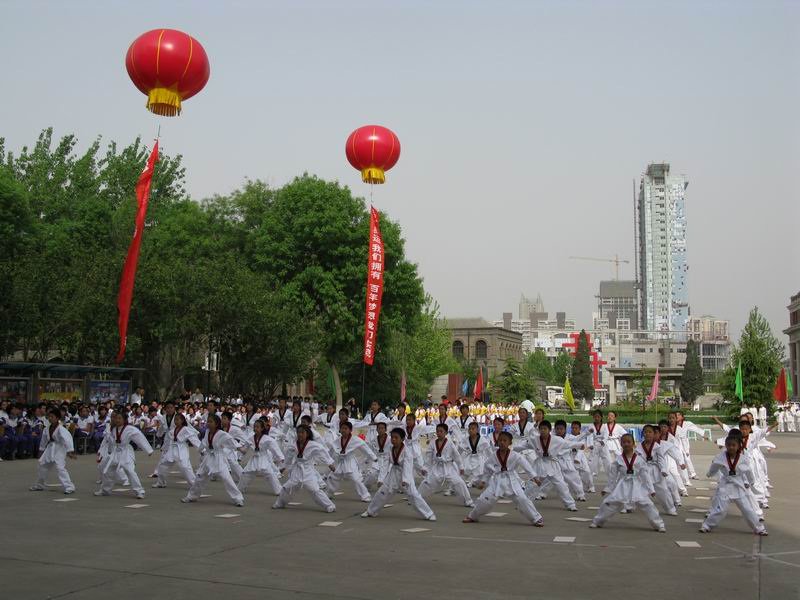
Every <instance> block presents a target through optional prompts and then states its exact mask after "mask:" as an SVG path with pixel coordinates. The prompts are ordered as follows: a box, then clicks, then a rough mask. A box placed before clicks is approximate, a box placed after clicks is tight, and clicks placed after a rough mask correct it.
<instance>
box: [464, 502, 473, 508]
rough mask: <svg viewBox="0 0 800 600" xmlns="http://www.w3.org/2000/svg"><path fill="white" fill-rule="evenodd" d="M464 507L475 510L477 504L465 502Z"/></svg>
mask: <svg viewBox="0 0 800 600" xmlns="http://www.w3.org/2000/svg"><path fill="white" fill-rule="evenodd" d="M464 506H466V507H467V508H475V503H474V502H465V503H464Z"/></svg>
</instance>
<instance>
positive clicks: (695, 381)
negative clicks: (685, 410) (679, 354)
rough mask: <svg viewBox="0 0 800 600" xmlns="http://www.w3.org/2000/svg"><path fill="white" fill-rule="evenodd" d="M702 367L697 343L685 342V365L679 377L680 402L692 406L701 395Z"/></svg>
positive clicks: (702, 384) (702, 387)
mask: <svg viewBox="0 0 800 600" xmlns="http://www.w3.org/2000/svg"><path fill="white" fill-rule="evenodd" d="M703 389H704V381H703V366H702V365H701V364H700V353H699V352H698V348H697V342H695V341H694V340H689V341H688V342H686V363H685V364H684V366H683V373H682V375H681V382H680V390H681V401H682V402H685V403H687V404H688V405H690V406H691V405H693V404H694V401H695V400H696V399H697V398H698V396H701V395H702V394H703Z"/></svg>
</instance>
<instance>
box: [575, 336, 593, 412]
mask: <svg viewBox="0 0 800 600" xmlns="http://www.w3.org/2000/svg"><path fill="white" fill-rule="evenodd" d="M570 382H571V384H572V393H573V394H574V396H575V397H576V398H581V399H583V400H588V401H589V402H591V401H592V400H593V399H594V381H593V378H592V365H591V363H590V361H589V338H588V336H587V335H586V331H585V330H583V329H581V334H580V336H579V337H578V349H577V351H576V353H575V362H574V364H573V365H572V378H571V380H570Z"/></svg>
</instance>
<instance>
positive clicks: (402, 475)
mask: <svg viewBox="0 0 800 600" xmlns="http://www.w3.org/2000/svg"><path fill="white" fill-rule="evenodd" d="M405 437H406V432H405V430H403V429H401V428H400V427H395V428H394V429H392V433H391V444H392V446H391V451H390V452H391V466H390V467H389V471H388V472H387V473H386V477H384V479H383V481H381V482H380V483H379V486H380V487H379V488H378V491H377V492H375V494H374V495H373V496H372V501H371V502H370V503H369V506H368V507H367V510H365V511H364V512H363V513H361V516H362V517H365V518H366V517H377V516H378V514H379V513H380V511H381V510H382V509H383V508H384V506H385V505H386V504H387V503H390V502H391V501H392V498H394V496H395V495H396V494H404V495H405V496H406V498H408V503H409V504H410V505H411V508H413V509H414V511H415V512H416V513H417V514H418V515H419V516H421V517H422V518H423V519H425V520H427V521H435V520H436V515H435V514H434V513H433V510H431V507H430V506H428V503H427V502H425V499H424V498H423V497H422V496H420V494H419V492H418V491H417V486H416V484H415V483H414V468H415V465H416V463H417V460H416V458H415V457H414V455H413V454H411V453H410V452H409V451H408V449H407V447H406V445H405V443H404V440H405Z"/></svg>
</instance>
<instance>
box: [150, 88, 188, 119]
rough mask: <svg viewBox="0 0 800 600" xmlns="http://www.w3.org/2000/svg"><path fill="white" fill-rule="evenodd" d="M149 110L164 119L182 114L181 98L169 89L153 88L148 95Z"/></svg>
mask: <svg viewBox="0 0 800 600" xmlns="http://www.w3.org/2000/svg"><path fill="white" fill-rule="evenodd" d="M147 110H149V111H150V112H152V113H155V114H157V115H161V116H162V117H174V116H176V115H179V114H181V97H180V96H179V95H178V92H176V91H173V90H170V89H167V88H153V89H152V90H150V93H149V94H148V95H147Z"/></svg>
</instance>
